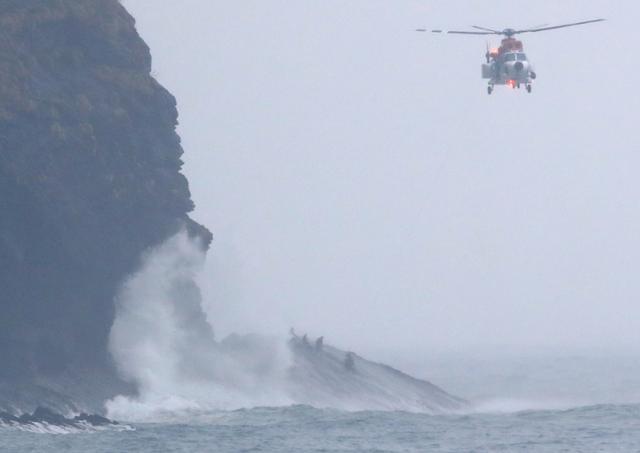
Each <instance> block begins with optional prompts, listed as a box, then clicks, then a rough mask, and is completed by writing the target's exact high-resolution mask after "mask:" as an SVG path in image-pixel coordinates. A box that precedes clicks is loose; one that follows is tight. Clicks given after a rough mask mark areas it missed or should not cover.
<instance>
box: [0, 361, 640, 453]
mask: <svg viewBox="0 0 640 453" xmlns="http://www.w3.org/2000/svg"><path fill="white" fill-rule="evenodd" d="M405 365H406V366H407V367H409V368H411V365H410V364H405ZM418 368H419V367H418ZM418 368H414V370H415V372H416V373H420V371H419V369H418ZM426 371H427V370H425V372H426ZM425 375H430V376H431V377H433V378H435V380H434V382H435V383H436V384H439V385H441V386H443V387H445V388H447V390H449V391H451V392H452V393H454V394H457V395H460V396H463V397H467V398H468V399H469V401H470V402H471V407H470V409H469V410H468V411H465V412H464V413H457V414H446V415H433V414H425V413H412V412H403V411H396V412H391V411H387V412H384V411H356V412H347V411H342V410H336V409H331V408H319V407H310V406H304V405H291V406H283V407H253V408H241V409H235V410H225V411H220V410H208V411H194V412H192V413H189V412H182V413H179V414H177V413H176V414H172V413H171V412H170V411H169V412H166V413H164V414H163V415H162V416H161V417H158V419H157V420H150V421H145V420H138V421H137V422H127V421H126V420H119V421H120V423H121V424H120V425H118V426H111V427H103V428H92V427H87V428H86V429H75V428H74V429H69V428H61V427H52V426H42V425H41V426H30V427H0V452H12V453H13V452H16V453H19V452H83V453H92V452H96V453H97V452H101V453H102V452H105V453H106V452H109V453H111V452H154V453H156V452H185V453H186V452H219V453H225V452H230V453H231V452H234V453H235V452H296V453H297V452H300V453H302V452H451V453H459V452H469V453H471V452H474V453H476V452H478V453H479V452H487V453H488V452H579V453H589V452H605V453H610V452H611V453H613V452H624V453H634V452H638V453H640V361H639V360H638V359H637V356H635V355H633V356H629V357H624V358H612V357H611V356H603V357H600V358H596V359H594V358H588V359H587V358H582V357H559V358H551V359H550V358H540V359H535V358H531V357H529V358H526V359H525V358H515V359H510V360H508V361H505V360H496V361H490V360H488V359H487V358H486V357H484V356H479V357H477V358H476V359H470V358H466V359H465V361H464V362H462V361H460V360H457V359H447V360H445V361H441V362H440V363H438V362H436V361H431V362H430V364H429V370H428V374H425Z"/></svg>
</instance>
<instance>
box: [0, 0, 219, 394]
mask: <svg viewBox="0 0 640 453" xmlns="http://www.w3.org/2000/svg"><path fill="white" fill-rule="evenodd" d="M150 70H151V56H150V53H149V49H148V47H147V45H146V44H145V43H144V42H143V41H142V39H141V38H140V37H139V36H138V34H137V32H136V29H135V22H134V19H133V18H132V17H131V16H130V15H129V14H128V13H127V12H126V10H125V9H124V7H123V6H122V5H121V4H120V2H119V1H117V0H56V1H51V0H3V1H2V2H1V6H0V269H1V271H0V288H1V292H2V294H1V295H0V311H1V312H2V316H0V384H2V383H4V384H5V387H6V386H9V385H10V384H11V383H15V384H16V385H17V384H18V383H19V385H21V386H26V385H33V386H34V388H36V387H37V388H43V387H44V388H50V389H53V391H54V392H58V393H65V394H67V393H68V394H70V395H71V396H77V395H76V393H78V392H84V394H91V393H94V394H93V395H92V396H94V397H95V399H96V401H97V400H102V399H104V398H105V397H107V396H112V395H113V393H115V392H119V391H123V388H120V387H119V386H121V387H122V386H123V384H121V383H119V381H118V380H117V378H116V377H115V372H114V370H113V366H112V363H111V361H110V358H109V356H108V353H107V339H108V334H109V329H110V327H111V325H112V323H113V318H114V295H115V294H116V292H117V289H118V286H119V284H120V283H121V282H122V280H123V279H124V277H125V276H126V275H128V274H129V273H130V272H131V271H132V270H134V269H135V268H136V266H137V264H138V262H139V259H140V256H141V254H142V253H143V252H144V251H145V250H148V249H149V248H150V247H153V246H155V245H157V244H159V243H161V242H163V241H164V240H165V239H166V238H168V237H169V236H171V235H173V234H174V233H175V232H177V231H178V230H179V229H180V228H186V229H187V231H188V232H189V233H190V234H191V235H192V236H197V237H200V238H201V239H202V242H203V245H204V246H207V245H208V243H209V242H210V240H211V235H210V233H209V232H208V231H207V230H206V229H205V228H204V227H202V226H200V225H198V224H197V223H195V222H193V221H192V220H191V219H190V218H189V217H188V213H189V212H190V211H191V210H192V209H193V202H192V201H191V198H190V193H189V189H188V184H187V181H186V179H185V177H184V176H183V175H182V174H181V172H180V170H181V166H182V161H181V159H180V157H181V155H182V152H183V150H182V148H181V146H180V138H179V137H178V135H177V134H176V132H175V126H176V123H177V109H176V101H175V99H174V97H173V96H172V95H171V94H170V93H168V92H167V91H166V90H165V89H164V88H163V87H162V86H160V85H159V84H158V83H157V82H156V80H154V78H153V77H152V76H151V75H150ZM87 382H88V383H90V384H86V383H87ZM76 384H78V385H76ZM89 386H90V387H92V389H91V390H88V389H87V388H88V387H89ZM98 389H104V395H98V393H99V392H98ZM1 390H2V385H0V391H1ZM14 393H15V392H14V391H13V390H11V389H9V390H8V391H6V392H5V393H0V402H1V401H3V400H5V401H7V400H11V398H12V395H13V394H14ZM10 402H11V401H10ZM5 407H8V406H5ZM32 407H33V406H32Z"/></svg>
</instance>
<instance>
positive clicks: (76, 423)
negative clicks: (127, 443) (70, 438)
mask: <svg viewBox="0 0 640 453" xmlns="http://www.w3.org/2000/svg"><path fill="white" fill-rule="evenodd" d="M0 425H5V426H23V427H24V426H26V427H28V426H35V425H45V426H57V427H67V428H78V429H83V428H86V427H104V426H118V422H114V421H112V420H109V419H107V418H104V417H102V416H100V415H88V414H81V415H78V416H76V417H74V418H67V417H65V416H63V415H61V414H59V413H57V412H55V411H53V410H51V409H48V408H46V407H38V408H37V409H36V410H35V411H34V412H33V413H32V414H28V413H27V414H22V415H20V416H17V417H16V416H15V415H12V414H9V413H7V412H0Z"/></svg>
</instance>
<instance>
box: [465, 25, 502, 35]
mask: <svg viewBox="0 0 640 453" xmlns="http://www.w3.org/2000/svg"><path fill="white" fill-rule="evenodd" d="M471 28H476V29H478V30H482V31H490V32H492V33H495V34H497V35H499V34H502V32H501V31H498V30H494V29H493V28H486V27H480V26H478V25H472V26H471Z"/></svg>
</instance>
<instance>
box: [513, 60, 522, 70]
mask: <svg viewBox="0 0 640 453" xmlns="http://www.w3.org/2000/svg"><path fill="white" fill-rule="evenodd" d="M513 68H514V69H515V70H516V71H518V72H520V71H522V70H523V69H524V65H523V64H522V62H521V61H518V62H517V63H516V64H515V65H513Z"/></svg>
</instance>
